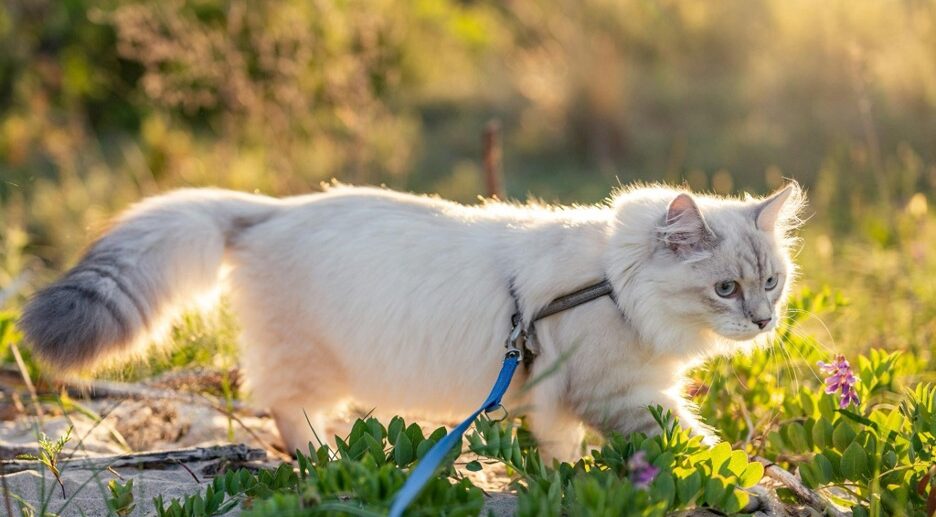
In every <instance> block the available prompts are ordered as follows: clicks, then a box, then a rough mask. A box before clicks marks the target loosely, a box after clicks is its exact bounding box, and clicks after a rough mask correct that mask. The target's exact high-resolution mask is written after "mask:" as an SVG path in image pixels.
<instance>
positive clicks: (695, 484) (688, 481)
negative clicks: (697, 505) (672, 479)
mask: <svg viewBox="0 0 936 517" xmlns="http://www.w3.org/2000/svg"><path fill="white" fill-rule="evenodd" d="M701 489H702V474H700V473H699V472H698V471H695V472H693V473H692V474H689V475H688V476H686V477H684V478H678V479H677V480H676V494H677V495H678V496H679V502H680V503H682V504H684V505H687V504H689V503H690V502H692V499H693V498H695V497H696V496H697V495H698V494H699V491H700V490H701Z"/></svg>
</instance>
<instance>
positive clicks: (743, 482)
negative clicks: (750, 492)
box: [738, 461, 764, 488]
mask: <svg viewBox="0 0 936 517" xmlns="http://www.w3.org/2000/svg"><path fill="white" fill-rule="evenodd" d="M763 477H764V466H763V465H761V464H760V463H758V462H756V461H754V462H751V463H748V464H747V467H745V469H744V472H743V473H742V474H741V475H740V476H738V484H739V485H740V486H741V487H742V488H751V487H752V486H754V485H756V484H758V483H760V480H761V478H763Z"/></svg>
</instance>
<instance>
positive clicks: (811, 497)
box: [754, 456, 848, 517]
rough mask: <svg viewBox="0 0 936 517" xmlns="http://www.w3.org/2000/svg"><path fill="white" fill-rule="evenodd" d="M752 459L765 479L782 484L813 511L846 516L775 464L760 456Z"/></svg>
mask: <svg viewBox="0 0 936 517" xmlns="http://www.w3.org/2000/svg"><path fill="white" fill-rule="evenodd" d="M754 459H755V460H757V461H758V462H760V464H761V465H763V466H764V474H765V475H766V476H767V477H769V478H771V479H774V480H776V481H779V482H780V483H783V485H784V486H785V487H787V488H789V489H790V490H792V491H793V493H794V494H796V496H797V497H799V498H800V499H802V500H803V502H805V503H806V504H807V505H809V506H810V507H811V508H813V509H814V510H818V511H819V512H825V514H826V515H831V516H832V517H847V515H848V514H846V513H844V512H842V511H841V510H839V509H838V508H836V507H835V506H834V505H833V504H832V503H830V502H829V501H827V500H826V499H825V498H824V497H822V496H821V495H819V494H817V493H816V492H813V491H812V490H810V489H809V488H806V486H805V485H803V483H802V482H801V481H800V480H799V479H798V478H797V477H796V476H794V475H793V474H791V473H790V472H788V471H787V470H786V469H783V468H781V467H780V466H779V465H777V464H776V463H774V462H772V461H770V460H768V459H766V458H761V457H760V456H755V457H754Z"/></svg>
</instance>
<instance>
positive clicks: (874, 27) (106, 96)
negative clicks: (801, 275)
mask: <svg viewBox="0 0 936 517" xmlns="http://www.w3.org/2000/svg"><path fill="white" fill-rule="evenodd" d="M934 24H936V2H933V1H921V0H912V1H911V0H907V1H901V2H893V1H885V0H869V1H866V2H861V3H857V4H856V3H853V2H846V1H844V0H831V1H828V2H822V3H815V2H810V1H808V0H765V1H762V2H748V1H746V0H726V1H721V2H677V1H665V0H659V1H651V0H640V1H628V2H619V1H612V0H551V1H546V0H526V1H520V0H512V1H507V2H502V1H490V0H413V1H408V0H372V1H365V0H341V1H325V0H320V1H300V0H270V1H260V0H167V1H164V2H157V1H149V2H147V1H118V0H6V1H5V2H4V3H2V4H0V48H2V49H3V51H2V52H0V203H2V207H0V208H2V209H0V218H2V220H0V226H2V227H4V228H5V232H4V233H3V234H0V259H2V260H3V261H6V264H5V269H4V270H2V271H0V275H6V278H11V277H12V275H13V274H14V273H15V272H16V271H14V270H16V269H21V268H22V267H24V266H23V264H24V263H27V262H28V257H29V256H38V257H40V258H41V259H43V260H44V261H45V263H46V264H48V265H52V266H53V267H56V268H58V267H61V266H62V265H63V264H64V263H66V262H68V261H69V260H72V259H73V258H74V256H75V254H76V252H77V250H78V249H79V247H80V246H82V245H83V244H85V243H86V242H88V240H89V238H90V237H91V236H92V235H93V234H94V233H95V232H96V231H98V230H99V229H100V228H101V227H102V226H103V224H104V221H106V218H107V217H108V216H109V215H110V214H112V213H113V212H114V211H116V210H118V209H119V208H122V207H123V206H125V205H126V204H128V203H130V202H132V201H133V200H136V199H138V198H139V197H141V196H142V195H146V194H151V193H154V192H158V191H161V190H165V189H168V188H172V187H177V186H188V185H196V186H198V185H218V186H225V187H231V188H238V189H243V190H257V191H261V192H266V193H270V194H289V193H299V192H305V191H308V190H312V189H315V188H317V184H318V183H319V182H320V181H323V180H328V179H330V178H332V177H336V178H338V179H340V180H344V181H350V182H353V183H372V184H381V183H382V184H386V185H388V186H391V187H395V188H400V189H410V190H416V191H434V192H439V193H441V194H442V195H445V196H448V197H453V198H456V199H460V200H464V201H470V200H472V199H473V198H474V197H475V196H476V195H478V194H481V193H482V192H480V190H481V184H482V182H481V181H480V178H479V177H478V176H479V174H480V173H479V170H480V165H479V163H480V156H479V155H480V147H481V143H480V135H481V131H482V128H483V126H484V124H485V123H486V122H487V121H488V120H489V119H490V118H492V117H496V118H498V119H500V120H501V122H502V126H503V128H504V130H503V131H504V133H503V139H504V150H505V153H504V161H505V169H506V172H507V189H508V193H509V194H511V195H514V196H518V197H522V196H523V195H524V194H525V193H526V192H530V193H534V194H536V195H538V196H540V197H544V198H546V199H559V200H566V201H569V200H585V201H588V200H597V199H600V198H601V197H603V196H604V195H606V193H607V191H608V189H609V188H611V187H613V186H614V185H616V184H617V183H618V182H619V181H620V182H623V183H626V182H629V181H634V180H666V181H671V182H682V181H685V182H687V183H688V184H689V185H691V186H692V187H694V188H697V189H707V190H714V191H718V192H723V193H732V192H740V191H744V190H749V191H758V192H763V191H765V190H766V189H768V188H771V187H774V186H776V185H778V184H779V183H780V182H781V181H782V178H783V177H795V178H797V179H799V180H800V181H802V182H804V183H806V184H807V185H808V186H810V187H811V199H812V208H813V210H814V211H815V212H816V213H817V214H818V215H819V217H818V218H817V219H816V222H817V223H822V224H823V225H826V223H827V225H828V227H829V228H830V231H832V232H834V233H833V235H835V234H840V233H842V232H852V231H855V230H859V231H861V232H863V233H864V234H866V235H867V236H869V238H870V239H872V240H873V241H875V242H880V243H882V244H883V245H885V246H886V245H889V244H888V243H893V241H894V239H895V238H896V237H898V236H899V235H901V230H900V228H899V227H898V226H899V224H900V223H899V221H898V220H897V218H896V216H894V215H892V213H896V212H897V208H894V207H903V206H907V203H908V202H909V201H910V200H911V199H912V198H913V196H914V195H917V194H920V195H921V196H923V197H922V202H923V205H922V206H923V207H925V206H926V204H925V201H926V199H927V197H931V194H932V192H933V189H934V186H936V167H934V163H936V156H934V148H933V146H932V145H931V143H932V142H933V140H934V138H936V116H934V115H936V27H934ZM917 199H920V198H917ZM919 203H920V201H917V206H919ZM24 235H26V236H28V238H24V237H23V236H24ZM24 257H26V258H24ZM10 264H14V265H10ZM0 280H2V281H4V282H6V281H8V280H4V278H0Z"/></svg>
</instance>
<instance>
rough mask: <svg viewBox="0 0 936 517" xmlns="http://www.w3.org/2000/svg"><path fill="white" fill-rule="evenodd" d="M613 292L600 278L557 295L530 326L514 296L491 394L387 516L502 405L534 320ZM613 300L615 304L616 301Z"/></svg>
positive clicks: (531, 352) (428, 458) (429, 457)
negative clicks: (481, 417) (474, 425)
mask: <svg viewBox="0 0 936 517" xmlns="http://www.w3.org/2000/svg"><path fill="white" fill-rule="evenodd" d="M612 291H613V289H612V287H611V283H610V282H608V281H607V280H603V281H601V282H598V283H597V284H593V285H590V286H588V287H585V288H582V289H579V290H578V291H575V292H573V293H570V294H567V295H565V296H560V297H559V298H556V299H555V300H553V301H552V302H550V303H549V305H547V306H546V307H543V308H542V309H540V310H539V312H537V313H536V314H535V315H533V318H532V319H531V320H530V325H529V326H527V327H524V325H523V319H522V317H521V314H520V311H519V307H520V302H519V301H518V300H517V297H516V296H515V295H514V302H515V304H516V305H517V308H518V309H517V313H515V314H514V315H513V316H512V317H511V325H512V327H511V329H510V335H509V336H508V337H507V345H506V346H507V355H506V356H505V357H504V365H503V366H501V371H500V373H499V374H498V375H497V381H495V382H494V387H493V388H491V393H490V395H488V396H487V399H485V400H484V402H483V403H482V404H481V407H480V408H478V410H477V411H475V412H474V413H472V414H471V416H469V417H468V418H466V419H465V421H464V422H462V423H460V424H458V425H457V426H456V427H455V428H454V429H452V430H451V431H449V433H448V434H446V435H445V436H443V437H442V439H441V440H439V442H438V443H436V444H435V445H433V446H432V448H431V449H429V452H427V453H426V455H425V456H423V459H422V461H420V462H419V464H418V465H416V468H414V469H413V471H412V472H410V476H409V478H407V480H406V483H403V488H401V489H400V491H399V492H397V495H396V497H395V498H394V499H393V504H391V505H390V517H401V516H402V515H403V510H405V509H406V507H407V506H409V505H410V503H412V502H413V499H416V496H418V495H419V492H420V490H422V488H423V486H425V484H426V482H428V481H429V478H430V477H432V475H433V474H435V471H436V468H438V466H439V464H440V463H442V460H443V459H444V458H445V455H446V454H448V452H449V451H450V450H451V449H452V447H454V446H455V444H456V443H457V444H461V439H462V436H464V435H465V431H467V430H468V428H469V427H471V424H472V423H474V421H475V420H476V419H477V418H478V415H480V414H481V413H482V412H484V413H489V412H491V411H494V410H495V409H498V408H500V407H501V398H503V396H504V393H506V392H507V388H508V387H509V386H510V380H511V379H512V378H513V375H514V372H515V371H516V370H517V364H519V363H520V360H521V358H526V359H532V358H533V356H535V355H536V350H535V349H534V348H531V347H530V346H529V345H530V344H531V343H529V342H530V341H535V334H534V328H533V323H534V322H536V321H538V320H541V319H543V318H545V317H547V316H552V315H553V314H556V313H559V312H562V311H565V310H568V309H571V308H573V307H577V306H579V305H582V304H583V303H588V302H590V301H592V300H596V299H598V298H601V297H602V296H611V297H612V299H614V298H613V294H612ZM614 303H615V305H617V301H615V302H614ZM527 366H528V367H529V364H527Z"/></svg>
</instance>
